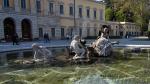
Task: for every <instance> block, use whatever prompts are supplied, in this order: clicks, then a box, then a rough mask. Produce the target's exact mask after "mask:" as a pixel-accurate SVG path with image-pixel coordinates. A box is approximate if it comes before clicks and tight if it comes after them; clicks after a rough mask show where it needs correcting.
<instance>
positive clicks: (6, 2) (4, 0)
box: [3, 0, 9, 8]
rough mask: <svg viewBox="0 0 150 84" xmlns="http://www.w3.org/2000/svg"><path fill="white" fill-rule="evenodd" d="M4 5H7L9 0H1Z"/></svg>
mask: <svg viewBox="0 0 150 84" xmlns="http://www.w3.org/2000/svg"><path fill="white" fill-rule="evenodd" d="M3 5H4V7H6V8H7V7H9V0H3Z"/></svg>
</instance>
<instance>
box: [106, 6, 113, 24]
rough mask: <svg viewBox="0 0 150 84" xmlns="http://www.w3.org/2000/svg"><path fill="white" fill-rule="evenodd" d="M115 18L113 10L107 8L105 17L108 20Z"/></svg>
mask: <svg viewBox="0 0 150 84" xmlns="http://www.w3.org/2000/svg"><path fill="white" fill-rule="evenodd" d="M112 18H113V11H112V9H111V8H106V10H105V19H106V21H111V20H112Z"/></svg>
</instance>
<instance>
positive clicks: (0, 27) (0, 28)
mask: <svg viewBox="0 0 150 84" xmlns="http://www.w3.org/2000/svg"><path fill="white" fill-rule="evenodd" d="M2 38H5V36H4V25H3V20H2V19H0V39H2Z"/></svg>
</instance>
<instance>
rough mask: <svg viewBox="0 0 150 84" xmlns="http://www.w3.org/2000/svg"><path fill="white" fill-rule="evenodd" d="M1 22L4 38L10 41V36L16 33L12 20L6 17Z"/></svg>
mask: <svg viewBox="0 0 150 84" xmlns="http://www.w3.org/2000/svg"><path fill="white" fill-rule="evenodd" d="M3 23H4V35H5V40H6V41H11V38H12V36H13V35H14V34H15V33H16V28H15V23H14V20H13V19H12V18H6V19H5V20H4V22H3Z"/></svg>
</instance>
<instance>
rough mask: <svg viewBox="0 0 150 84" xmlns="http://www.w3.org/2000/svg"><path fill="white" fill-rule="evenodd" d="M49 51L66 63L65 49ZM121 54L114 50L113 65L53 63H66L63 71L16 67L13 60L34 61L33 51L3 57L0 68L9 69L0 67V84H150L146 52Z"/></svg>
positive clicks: (52, 67)
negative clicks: (32, 59) (4, 65)
mask: <svg viewBox="0 0 150 84" xmlns="http://www.w3.org/2000/svg"><path fill="white" fill-rule="evenodd" d="M50 50H51V51H52V53H53V54H54V55H55V56H56V58H58V59H61V60H62V59H64V60H65V57H66V56H67V54H66V51H65V49H62V48H57V49H56V48H55V49H51V48H50ZM122 50H123V49H116V50H114V51H115V60H113V62H112V63H107V62H106V63H103V62H100V63H97V64H95V63H94V64H88V65H76V64H74V65H70V64H69V62H61V61H58V62H57V63H55V64H57V65H61V64H63V63H66V65H65V66H63V67H58V66H57V67H56V66H54V65H55V64H54V65H44V64H43V65H39V64H33V65H32V66H29V67H25V65H22V64H16V63H15V62H16V60H30V59H31V58H33V56H32V55H33V54H32V50H28V51H24V52H9V54H8V53H3V54H1V55H0V56H1V58H0V59H1V61H0V63H1V65H3V64H5V63H6V62H7V63H8V66H7V67H5V68H2V67H0V84H150V78H149V76H150V66H149V64H150V61H149V60H147V56H148V53H147V50H146V51H141V52H140V53H139V54H138V55H136V53H132V51H130V50H125V51H124V52H122ZM15 53H16V54H15ZM17 53H18V54H17ZM19 53H22V54H19ZM16 55H17V56H16ZM21 55H22V56H21ZM12 56H14V57H12ZM124 57H128V58H126V59H125V58H124ZM64 60H63V61H64ZM7 63H6V64H7ZM10 65H14V66H10ZM20 65H21V67H20Z"/></svg>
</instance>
